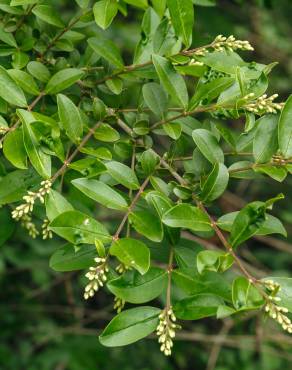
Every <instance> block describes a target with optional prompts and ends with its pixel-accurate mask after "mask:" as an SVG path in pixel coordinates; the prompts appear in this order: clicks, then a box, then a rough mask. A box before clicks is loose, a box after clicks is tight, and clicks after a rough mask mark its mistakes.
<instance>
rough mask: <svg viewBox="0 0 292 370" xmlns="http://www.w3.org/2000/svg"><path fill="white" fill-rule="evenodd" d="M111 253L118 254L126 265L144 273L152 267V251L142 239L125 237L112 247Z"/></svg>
mask: <svg viewBox="0 0 292 370" xmlns="http://www.w3.org/2000/svg"><path fill="white" fill-rule="evenodd" d="M110 254H111V255H113V256H116V257H117V258H118V259H119V260H120V261H121V262H122V263H123V264H124V265H126V266H129V267H132V268H134V269H136V270H137V271H139V272H140V274H142V275H144V274H146V272H147V271H148V270H149V267H150V252H149V249H148V247H147V246H146V244H144V243H143V242H141V241H140V240H136V239H132V238H123V239H119V240H117V241H115V242H114V243H113V244H112V245H111V247H110Z"/></svg>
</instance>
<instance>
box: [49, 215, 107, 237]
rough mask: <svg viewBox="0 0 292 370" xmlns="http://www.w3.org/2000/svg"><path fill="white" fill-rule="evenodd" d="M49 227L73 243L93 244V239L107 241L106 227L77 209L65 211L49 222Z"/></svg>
mask: <svg viewBox="0 0 292 370" xmlns="http://www.w3.org/2000/svg"><path fill="white" fill-rule="evenodd" d="M50 229H51V230H52V231H53V232H54V233H56V234H57V235H59V236H61V237H62V238H64V239H66V240H68V241H69V242H70V243H73V244H84V243H85V244H94V241H95V239H99V240H101V241H102V242H105V243H106V242H109V241H110V240H111V236H110V235H109V233H108V231H107V229H106V228H105V227H104V226H103V225H102V224H101V223H99V222H98V221H96V220H95V219H94V218H92V217H90V216H88V215H86V214H84V213H81V212H79V211H66V212H64V213H61V214H59V215H58V216H57V217H56V218H54V219H53V221H52V222H51V223H50Z"/></svg>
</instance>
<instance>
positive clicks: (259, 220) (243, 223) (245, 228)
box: [229, 202, 266, 248]
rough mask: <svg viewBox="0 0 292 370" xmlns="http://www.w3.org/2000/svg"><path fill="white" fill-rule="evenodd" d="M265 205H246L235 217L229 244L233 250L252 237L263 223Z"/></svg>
mask: <svg viewBox="0 0 292 370" xmlns="http://www.w3.org/2000/svg"><path fill="white" fill-rule="evenodd" d="M265 211H266V205H265V203H263V202H253V203H249V204H248V205H246V206H245V207H244V208H243V209H242V210H241V211H240V212H239V213H238V214H237V216H236V217H235V220H234V222H233V225H232V228H231V234H230V239H229V242H230V244H231V245H232V247H233V248H236V247H237V246H238V245H240V244H242V243H243V242H244V241H245V240H247V239H249V238H250V237H251V236H253V235H254V234H255V233H256V232H257V231H258V230H259V228H260V227H261V226H262V225H263V223H264V221H265Z"/></svg>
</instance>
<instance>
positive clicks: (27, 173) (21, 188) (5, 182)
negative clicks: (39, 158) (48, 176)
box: [0, 169, 40, 205]
mask: <svg viewBox="0 0 292 370" xmlns="http://www.w3.org/2000/svg"><path fill="white" fill-rule="evenodd" d="M39 180H40V179H39V177H38V176H37V175H36V173H35V171H33V170H32V169H28V170H16V171H13V172H10V173H8V174H7V175H6V176H4V177H2V178H0V205H3V204H7V203H13V202H17V201H19V200H21V199H22V197H23V196H24V195H25V194H26V193H27V190H28V189H29V188H31V186H33V185H35V184H36V183H39Z"/></svg>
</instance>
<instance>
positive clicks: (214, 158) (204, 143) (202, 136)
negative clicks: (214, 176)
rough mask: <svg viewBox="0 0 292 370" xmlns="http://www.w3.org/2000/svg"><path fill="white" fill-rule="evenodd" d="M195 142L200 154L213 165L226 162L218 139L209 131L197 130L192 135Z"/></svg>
mask: <svg viewBox="0 0 292 370" xmlns="http://www.w3.org/2000/svg"><path fill="white" fill-rule="evenodd" d="M192 136H193V139H194V142H195V143H196V145H197V147H198V148H199V150H200V152H201V153H202V154H203V155H204V157H205V158H207V159H208V161H209V162H211V163H216V162H224V154H223V151H222V149H221V148H220V146H219V144H218V141H217V140H216V137H215V136H214V135H213V134H212V133H211V132H210V131H208V130H205V129H197V130H194V131H193V133H192Z"/></svg>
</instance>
